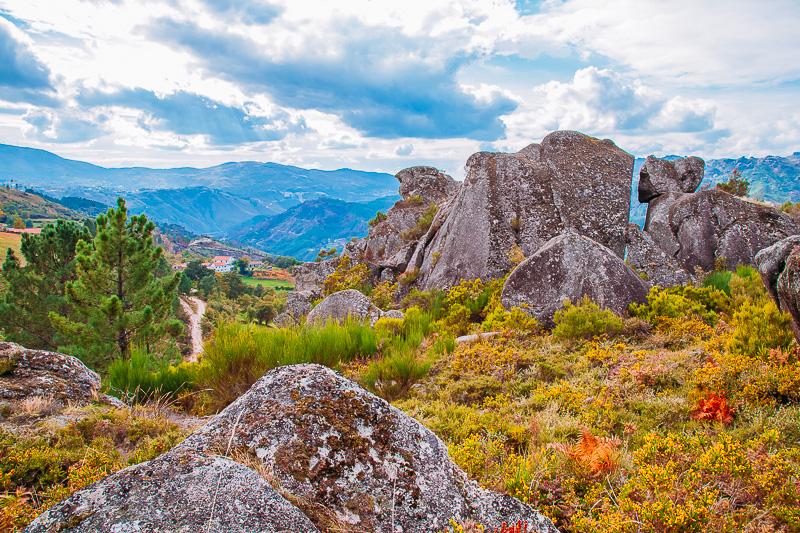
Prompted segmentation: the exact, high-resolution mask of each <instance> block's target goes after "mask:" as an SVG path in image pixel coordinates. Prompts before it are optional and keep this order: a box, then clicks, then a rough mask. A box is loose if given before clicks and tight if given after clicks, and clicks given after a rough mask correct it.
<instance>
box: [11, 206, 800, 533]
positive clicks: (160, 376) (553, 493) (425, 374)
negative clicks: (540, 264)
mask: <svg viewBox="0 0 800 533" xmlns="http://www.w3.org/2000/svg"><path fill="white" fill-rule="evenodd" d="M114 215H116V216H117V217H120V215H119V211H114V213H112V214H111V215H109V216H110V218H113V216H114ZM139 224H141V222H139ZM115 227H116V229H117V232H116V235H117V236H118V237H119V236H122V235H128V227H129V226H128V223H126V224H124V228H125V229H124V230H123V225H120V224H117V225H116V226H115ZM138 227H139V226H132V227H131V228H130V229H131V234H132V235H139V236H141V237H142V238H143V239H144V237H143V236H144V235H145V234H146V231H144V232H139V230H138V229H137V228H138ZM76 231H80V230H76ZM52 232H56V233H57V230H56V229H53V230H48V232H46V234H47V235H51V233H52ZM43 235H45V233H43ZM102 235H106V237H102ZM129 236H130V235H129ZM98 240H105V241H106V242H104V243H103V245H102V246H97V245H95V246H91V245H89V244H88V242H87V241H83V242H84V243H85V244H82V245H80V246H78V256H79V258H80V257H86V258H87V259H84V261H87V263H86V265H88V264H89V263H90V262H91V261H101V258H99V257H97V256H98V254H100V253H101V252H100V251H101V250H105V249H107V246H109V245H110V244H111V243H113V242H114V233H113V232H112V228H111V227H110V223H109V222H108V221H103V220H101V221H99V222H98V232H97V236H95V237H94V239H93V240H92V242H94V243H97V242H98ZM31 242H33V241H31ZM36 242H38V243H39V245H40V246H43V245H44V244H43V243H44V242H46V241H36ZM119 242H121V241H119ZM126 242H127V241H126ZM131 242H134V241H131ZM136 242H137V243H138V244H137V245H136V246H134V249H133V250H134V253H137V254H144V257H145V260H142V261H140V263H141V264H142V265H145V264H146V265H149V266H148V267H147V268H146V269H144V270H145V271H146V272H147V273H148V276H153V278H155V279H157V280H159V281H158V284H159V285H158V286H159V287H165V286H169V284H171V283H173V282H174V279H175V278H174V277H173V276H172V274H170V273H169V272H161V271H160V270H159V269H160V268H161V266H159V264H158V263H159V262H158V261H156V260H155V259H156V256H157V255H158V253H157V252H155V251H154V249H153V248H151V246H152V242H151V244H150V245H147V244H146V243H142V242H139V241H136ZM28 246H29V247H30V246H31V245H28ZM67 248H69V246H67ZM31 257H32V258H34V257H33V256H31ZM90 257H91V258H92V259H91V260H89V259H88V258H90ZM34 259H35V258H34ZM79 261H80V260H77V262H79ZM92 264H94V263H92ZM31 265H32V266H31V270H29V271H28V272H29V273H30V274H29V277H30V278H31V279H32V280H34V281H37V280H38V278H36V277H35V276H34V274H36V275H39V274H37V273H36V272H37V271H35V270H34V265H36V261H31ZM162 266H163V265H162ZM15 268H17V269H19V270H14V269H15ZM26 268H27V267H26ZM103 268H106V267H103ZM21 269H22V267H12V268H11V269H10V270H9V271H8V272H4V278H6V283H8V282H9V281H10V282H11V284H12V285H14V284H15V283H19V282H18V281H14V276H16V275H18V274H19V272H20V271H21ZM81 269H84V271H82V270H81ZM101 270H102V269H101ZM42 275H43V274H42ZM69 276H73V277H75V281H73V282H72V285H70V282H69V279H66V280H64V281H63V284H64V286H70V287H75V285H76V284H78V281H79V280H83V282H82V284H83V285H82V287H81V290H88V289H89V288H90V287H92V286H94V284H93V283H89V280H90V279H92V278H90V277H89V276H88V274H87V272H85V267H84V266H78V267H77V269H75V270H74V271H72V272H71V273H69V274H68V276H67V277H69ZM81 276H84V277H83V278H82V277H81ZM153 278H148V279H150V280H151V282H152V280H153ZM409 278H411V279H413V273H411V274H409V275H407V276H405V277H401V279H399V280H398V282H397V283H388V282H384V283H381V284H378V285H375V286H372V285H371V284H370V283H369V272H368V271H365V270H364V268H363V266H360V265H358V264H353V263H352V262H350V260H349V259H348V258H346V257H343V258H342V259H340V260H339V262H338V266H337V268H336V270H335V272H334V273H333V274H332V275H331V276H330V277H329V278H328V279H327V280H326V282H325V286H324V290H325V292H326V293H332V292H336V291H338V290H342V289H344V288H357V289H359V290H362V291H364V292H365V293H366V294H368V295H369V296H370V298H371V299H372V300H373V302H375V303H376V304H377V305H379V306H381V307H382V308H388V307H397V308H401V309H402V310H403V311H404V317H403V318H387V317H384V318H382V319H380V320H378V321H377V323H376V324H375V325H374V327H370V326H369V325H368V324H364V323H360V322H356V321H347V322H345V323H342V324H337V323H328V324H323V325H313V326H293V327H289V328H277V327H274V326H272V325H270V322H271V320H272V318H273V317H274V316H275V314H276V313H277V312H278V311H279V310H280V309H281V307H282V305H283V302H282V298H281V296H280V295H278V294H277V293H276V292H275V291H273V290H271V289H265V288H263V287H248V286H247V285H246V284H245V283H244V282H243V281H242V278H241V277H240V276H239V275H238V274H237V273H230V274H222V275H219V274H215V273H213V272H210V271H209V270H208V269H206V268H204V267H202V265H201V264H200V263H199V262H191V263H190V264H189V265H188V266H187V268H186V271H185V273H184V275H183V276H182V278H181V279H182V281H181V282H180V283H181V286H180V288H178V287H175V288H174V289H173V290H174V291H175V292H177V291H178V289H180V291H182V292H187V293H188V292H191V291H193V290H195V291H197V292H198V293H199V294H200V295H202V296H203V297H205V298H207V299H208V301H209V311H208V317H207V322H208V323H207V326H208V328H207V330H208V332H209V336H208V340H207V341H206V346H205V353H204V354H203V355H202V357H201V358H200V360H199V361H198V362H196V363H185V362H178V360H179V359H180V354H179V353H178V352H177V350H176V349H175V348H174V346H173V345H172V344H171V343H169V342H165V343H163V345H162V346H161V347H159V348H157V349H148V346H147V342H143V341H142V340H141V339H146V338H148V337H147V336H146V335H145V336H143V337H141V339H138V340H135V341H132V342H131V344H130V346H129V352H130V356H129V357H125V358H123V357H120V358H118V359H116V360H114V361H112V362H111V363H110V365H109V366H108V367H107V368H106V367H105V366H104V365H103V364H101V363H99V362H97V361H93V360H91V359H87V360H89V361H90V364H96V365H100V366H99V369H100V370H102V374H103V383H104V387H105V388H106V390H109V391H111V392H113V393H114V394H116V395H118V396H120V397H123V398H124V399H125V400H126V401H128V402H132V403H143V404H147V403H148V402H149V401H151V400H152V399H153V398H161V397H165V396H166V397H167V398H170V399H171V400H172V401H173V402H174V408H176V409H182V410H183V411H185V412H186V413H188V414H195V415H207V414H213V413H215V412H217V411H219V410H221V409H223V408H224V407H225V406H226V405H228V404H229V403H230V402H232V401H233V400H235V399H236V398H237V397H238V396H239V395H241V394H242V393H244V392H245V391H246V390H247V389H248V388H249V387H250V386H251V385H252V384H253V383H254V382H255V381H256V380H257V379H258V378H259V377H261V376H262V375H263V374H264V373H266V372H268V371H269V370H270V369H272V368H275V367H277V366H280V365H284V364H294V363H319V364H324V365H327V366H329V367H332V368H335V369H337V370H338V371H340V372H342V373H343V374H344V375H346V376H348V377H350V378H352V379H354V380H356V381H358V382H359V383H360V384H362V385H363V386H364V387H366V388H368V389H369V390H371V391H372V392H374V393H375V394H378V395H380V396H382V397H384V398H386V399H387V400H389V401H392V402H393V403H394V405H395V406H397V407H398V408H400V409H402V410H404V411H405V412H407V413H409V414H410V415H412V416H414V417H415V418H417V419H418V420H419V421H420V422H422V423H423V424H424V425H426V426H427V427H429V428H430V429H432V430H433V431H434V432H435V433H436V434H437V435H438V436H439V437H441V438H442V439H443V440H444V441H445V442H446V444H447V445H448V447H449V450H450V454H451V457H452V458H453V460H454V461H455V462H456V463H457V464H458V465H459V466H460V467H461V468H463V469H464V470H465V471H466V472H467V473H468V474H469V475H470V476H471V477H472V478H474V479H476V480H477V481H478V482H479V483H480V484H482V485H483V486H485V487H487V488H491V489H494V490H499V491H503V492H506V493H508V494H511V495H513V496H515V497H517V498H519V499H521V500H522V501H525V502H528V503H530V504H531V505H533V506H534V507H536V508H538V509H540V510H542V511H543V512H544V513H545V514H547V515H548V516H549V517H551V518H552V519H553V520H554V521H555V522H556V524H557V525H558V526H559V527H560V528H561V529H562V530H563V531H571V532H588V531H600V530H602V531H615V532H629V531H630V532H638V531H659V532H660V531H674V532H678V531H681V532H682V531H709V530H720V531H797V530H800V512H798V509H800V447H799V446H798V442H800V347H798V345H797V343H796V341H795V340H794V338H793V337H792V335H791V331H790V328H789V318H788V317H787V315H785V314H784V313H782V312H780V311H779V310H778V309H777V307H776V306H775V304H774V303H773V301H772V300H771V299H770V298H769V297H768V296H767V293H766V291H765V289H764V287H763V284H762V282H761V279H760V276H759V275H758V273H757V272H756V271H755V270H754V269H752V268H750V267H739V268H737V269H736V270H733V271H730V270H724V269H722V268H720V269H718V270H717V271H715V272H713V273H711V274H709V275H708V276H707V277H706V278H705V280H704V282H703V283H701V284H698V285H686V286H678V287H672V288H668V289H663V288H659V287H655V288H653V289H652V290H651V291H650V293H649V295H648V298H647V301H646V302H645V303H643V304H639V305H633V306H631V308H630V312H629V314H628V315H627V316H625V317H621V316H617V315H615V314H613V313H611V312H610V311H607V310H603V309H601V308H600V307H599V306H598V305H596V304H595V303H594V302H592V301H590V300H588V299H583V300H581V301H576V302H565V303H564V306H563V307H562V309H561V310H559V311H558V312H557V313H556V315H555V317H554V322H555V326H554V328H552V329H551V330H548V329H546V328H544V327H542V326H541V325H540V324H538V323H537V322H536V320H534V319H533V318H531V317H530V316H529V315H528V314H527V313H525V312H524V310H522V309H516V308H515V309H511V310H506V309H504V308H503V306H502V305H501V302H500V291H501V289H502V285H503V279H498V280H479V279H478V280H469V281H462V282H461V283H459V284H458V285H456V286H454V287H452V288H451V289H449V290H448V291H437V290H433V291H419V290H416V289H411V288H410V286H409V284H408V280H409ZM26 279H27V278H26ZM26 283H32V281H30V280H29V281H27V282H26ZM97 285H98V294H97V295H95V296H94V298H100V297H101V296H99V295H100V294H106V293H105V292H103V291H101V290H100V289H102V285H101V284H99V283H98V284H97ZM143 286H145V287H147V286H148V285H146V284H145V285H143ZM153 286H155V285H153ZM5 290H6V294H5V297H8V295H10V294H12V292H11V291H13V290H16V289H15V288H14V287H10V288H6V289H5ZM56 292H57V291H56ZM145 292H148V291H145ZM65 294H68V293H67V292H66V291H65ZM401 296H402V298H401ZM71 298H72V296H71V295H68V296H67V297H65V299H64V302H65V303H66V304H67V307H69V304H70V303H71V302H73V300H71ZM43 307H44V304H43ZM100 307H101V306H99V305H98V308H100ZM106 309H111V307H110V306H108V307H107V308H106ZM165 309H166V307H165ZM98 312H100V311H98ZM74 316H89V315H88V314H87V315H81V313H77V314H76V315H73V317H74ZM101 316H102V315H101ZM71 320H73V321H74V320H76V319H75V318H72V319H71ZM117 331H118V330H117ZM479 332H495V335H494V336H484V337H481V338H480V339H478V340H477V341H474V342H461V343H456V340H455V339H456V337H458V336H461V335H466V334H472V333H479ZM5 335H7V336H9V337H14V336H15V335H16V334H15V333H14V332H13V331H11V330H9V329H6V330H5ZM135 337H136V334H134V335H133V336H132V337H131V338H132V339H133V338H135ZM109 339H111V338H110V337H109ZM50 342H58V341H57V340H55V341H50ZM105 342H111V343H112V345H115V343H114V342H113V341H112V340H106V341H105ZM113 349H117V350H119V352H120V354H122V353H123V352H122V349H121V348H119V346H118V345H115V347H114V348H113ZM78 353H81V352H78ZM125 413H128V414H125ZM0 414H2V413H0ZM3 416H6V417H7V416H10V415H9V414H7V413H6V414H3ZM84 418H85V421H79V422H74V423H71V424H69V425H68V426H67V427H66V428H64V429H63V430H57V431H56V430H54V431H52V432H48V433H46V434H43V435H40V436H37V437H22V436H12V435H7V434H0V490H2V491H4V492H5V496H4V500H3V503H2V504H0V505H2V507H3V510H2V511H0V516H2V520H5V522H3V524H13V525H14V526H16V527H20V526H22V525H24V524H25V523H27V522H28V521H30V520H31V519H32V518H33V517H34V516H35V515H36V514H38V513H40V512H41V511H42V510H43V509H44V508H45V507H46V506H47V505H50V504H52V503H53V502H55V501H57V500H59V499H61V498H63V497H65V496H66V495H68V494H69V493H71V492H73V491H75V490H77V489H79V488H80V487H82V486H84V485H85V484H86V483H89V482H91V481H94V480H96V479H99V477H102V476H103V475H105V474H106V473H109V472H112V471H114V470H117V469H119V468H122V467H124V466H125V465H127V464H132V463H133V462H137V461H140V460H143V459H145V458H149V457H152V456H153V455H155V454H157V453H160V451H163V450H165V449H167V448H168V447H169V446H171V445H172V444H174V442H177V440H179V439H180V438H181V436H182V433H181V432H180V431H179V430H177V429H175V428H174V427H173V426H170V425H169V424H167V423H166V422H163V423H162V422H159V424H161V426H160V427H158V428H153V427H152V426H151V425H148V424H150V423H149V422H146V421H143V420H142V421H140V420H138V419H137V418H136V417H135V416H134V415H132V414H130V412H129V411H127V410H113V409H112V410H105V411H102V412H98V413H95V414H91V415H90V416H88V417H84ZM98 419H99V420H100V421H98ZM140 424H141V427H140ZM120 426H122V427H123V428H125V429H120V430H119V431H117V430H116V429H109V428H119V427H120ZM98 428H104V429H103V430H102V431H101V430H98ZM136 428H138V429H136ZM120 435H121V436H120ZM118 436H119V438H118ZM103 439H106V440H103ZM107 439H111V442H109V441H108V440H107ZM469 527H470V526H469V525H467V524H454V525H453V530H454V531H458V530H465V531H466V530H469ZM459 528H461V529H459Z"/></svg>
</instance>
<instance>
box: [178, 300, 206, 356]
mask: <svg viewBox="0 0 800 533" xmlns="http://www.w3.org/2000/svg"><path fill="white" fill-rule="evenodd" d="M180 300H181V307H182V308H183V311H184V312H185V313H186V316H188V317H189V335H190V337H191V339H192V353H191V354H190V355H187V356H186V358H185V359H186V361H189V362H194V361H197V356H198V355H200V354H201V353H203V328H202V326H201V324H202V321H203V315H205V314H206V303H205V302H204V301H203V300H201V299H200V298H197V297H196V296H181V298H180Z"/></svg>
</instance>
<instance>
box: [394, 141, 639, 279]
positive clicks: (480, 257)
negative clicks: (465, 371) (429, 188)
mask: <svg viewBox="0 0 800 533" xmlns="http://www.w3.org/2000/svg"><path fill="white" fill-rule="evenodd" d="M632 173H633V157H632V156H631V155H629V154H627V153H626V152H624V151H622V150H621V149H619V148H617V147H616V146H615V145H614V143H613V142H611V141H608V140H599V139H595V138H592V137H588V136H586V135H583V134H580V133H577V132H571V131H559V132H555V133H551V134H550V135H548V136H547V137H545V138H544V139H543V140H542V143H541V144H532V145H530V146H528V147H526V148H524V149H523V150H521V151H519V152H517V153H515V154H505V153H489V152H479V153H477V154H474V155H472V156H471V157H470V158H469V160H468V161H467V177H466V180H465V181H464V183H463V185H462V186H461V188H460V190H459V192H458V194H457V195H456V196H455V197H454V198H453V199H452V200H451V201H450V202H449V205H448V206H447V207H446V209H443V210H441V211H440V214H439V215H437V217H436V219H434V222H433V224H432V226H431V230H430V231H429V233H428V234H427V235H426V236H425V237H423V238H422V239H420V245H419V246H418V250H417V251H415V254H414V257H413V258H412V260H410V262H409V265H408V267H407V270H414V269H419V280H420V283H421V285H422V286H423V288H431V287H439V288H442V287H448V286H451V285H453V284H455V283H457V282H458V281H459V280H460V279H462V278H464V279H471V278H484V279H488V278H494V277H499V276H502V275H504V274H505V273H506V272H508V270H509V268H510V266H511V265H510V262H509V259H508V253H509V251H510V250H511V248H512V247H513V246H514V245H517V246H519V247H520V248H521V249H522V251H523V252H524V253H525V254H526V255H530V254H533V253H534V252H535V251H536V250H538V249H539V248H540V247H541V246H542V245H543V244H544V243H545V242H547V241H548V240H550V239H552V238H553V237H555V236H557V235H559V234H561V233H563V232H564V231H566V230H573V231H576V232H578V233H581V234H582V235H586V236H587V237H590V238H592V239H594V240H596V241H598V242H600V243H601V244H603V245H605V246H607V247H608V248H610V249H611V250H612V251H613V252H614V253H616V254H617V255H618V256H620V257H622V256H623V254H624V249H625V227H626V226H627V222H628V211H629V207H630V205H629V204H630V182H631V174H632ZM420 247H421V248H423V251H422V253H420V251H419V248H420Z"/></svg>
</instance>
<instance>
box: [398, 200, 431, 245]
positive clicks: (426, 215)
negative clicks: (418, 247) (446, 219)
mask: <svg viewBox="0 0 800 533" xmlns="http://www.w3.org/2000/svg"><path fill="white" fill-rule="evenodd" d="M438 211H439V207H438V206H437V205H436V204H431V205H429V206H428V208H427V209H426V210H425V211H424V212H423V213H422V214H421V215H420V217H419V218H418V219H417V223H416V224H415V225H414V227H413V228H411V229H408V230H406V231H404V232H403V233H401V234H400V238H402V239H403V240H405V241H416V240H417V239H419V238H420V237H422V236H423V235H425V232H426V231H428V228H430V227H431V224H432V223H433V217H435V216H436V213H437V212H438Z"/></svg>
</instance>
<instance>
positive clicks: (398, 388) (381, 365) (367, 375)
mask: <svg viewBox="0 0 800 533" xmlns="http://www.w3.org/2000/svg"><path fill="white" fill-rule="evenodd" d="M430 367H431V362H430V361H427V360H424V359H422V358H420V357H418V356H417V354H416V350H414V349H412V350H404V351H400V352H396V353H392V354H391V355H389V356H387V357H384V358H383V359H379V360H377V361H372V362H371V363H370V364H369V366H368V367H367V370H366V371H365V372H364V376H363V378H362V381H363V382H364V384H365V385H366V386H367V387H368V388H369V389H370V390H372V391H373V392H375V393H377V394H379V395H380V396H382V397H383V398H386V399H387V400H393V399H395V398H399V397H400V396H402V395H403V394H405V393H406V392H407V391H408V389H409V387H411V385H413V384H414V383H416V382H417V381H418V380H420V379H421V378H423V377H424V376H425V375H426V374H427V373H428V370H429V369H430Z"/></svg>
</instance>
